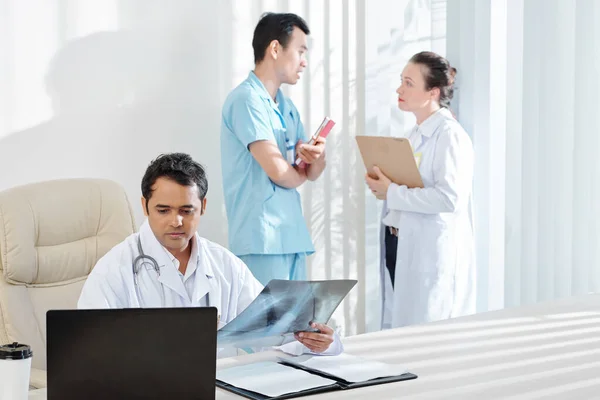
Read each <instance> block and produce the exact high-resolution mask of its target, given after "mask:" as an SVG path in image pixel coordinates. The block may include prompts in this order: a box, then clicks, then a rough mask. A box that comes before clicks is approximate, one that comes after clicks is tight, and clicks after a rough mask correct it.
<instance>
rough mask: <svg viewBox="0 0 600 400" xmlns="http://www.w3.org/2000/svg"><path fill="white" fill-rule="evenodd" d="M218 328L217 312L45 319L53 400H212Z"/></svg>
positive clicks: (82, 313)
mask: <svg viewBox="0 0 600 400" xmlns="http://www.w3.org/2000/svg"><path fill="white" fill-rule="evenodd" d="M216 327H217V310H216V308H160V309H111V310H51V311H48V313H47V314H46V329H47V345H46V348H47V359H48V365H47V368H48V399H49V400H58V399H61V400H64V399H138V398H140V399H142V398H143V399H171V398H172V399H214V398H215V373H216V352H217V349H216Z"/></svg>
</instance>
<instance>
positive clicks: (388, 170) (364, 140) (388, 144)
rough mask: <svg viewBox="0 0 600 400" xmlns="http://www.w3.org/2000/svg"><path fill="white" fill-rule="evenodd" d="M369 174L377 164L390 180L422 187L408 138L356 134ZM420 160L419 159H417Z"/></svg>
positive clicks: (409, 185) (412, 186) (399, 183)
mask: <svg viewBox="0 0 600 400" xmlns="http://www.w3.org/2000/svg"><path fill="white" fill-rule="evenodd" d="M356 143H357V145H358V149H359V150H360V154H361V156H362V159H363V162H364V164H365V167H366V169H367V172H368V173H369V175H371V176H373V173H372V171H373V167H374V166H377V167H379V169H380V170H381V172H383V173H384V174H385V175H386V176H387V177H388V178H390V180H391V181H392V182H394V183H396V184H398V185H406V186H408V187H409V188H417V187H419V188H422V187H423V180H422V179H421V173H420V172H419V168H418V167H417V163H416V160H415V154H413V150H412V147H411V145H410V142H409V140H408V139H405V138H395V137H387V136H356ZM419 161H420V160H419Z"/></svg>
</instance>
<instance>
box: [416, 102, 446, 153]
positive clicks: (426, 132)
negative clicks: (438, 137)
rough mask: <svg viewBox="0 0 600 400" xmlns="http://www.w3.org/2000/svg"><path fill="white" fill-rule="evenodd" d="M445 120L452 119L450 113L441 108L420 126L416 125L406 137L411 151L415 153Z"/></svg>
mask: <svg viewBox="0 0 600 400" xmlns="http://www.w3.org/2000/svg"><path fill="white" fill-rule="evenodd" d="M446 118H453V117H452V113H451V112H450V110H448V109H447V108H445V107H442V108H440V109H439V110H437V111H436V112H434V113H433V114H431V115H430V116H429V117H428V118H427V119H426V120H425V121H423V122H421V125H416V126H415V127H414V128H413V130H412V131H411V133H410V134H409V136H408V139H409V141H410V144H411V146H412V148H413V151H417V150H418V148H419V146H421V144H422V143H423V142H424V141H425V142H426V141H427V140H428V139H429V138H430V137H431V136H432V135H433V133H434V132H435V130H436V129H437V128H438V126H440V123H441V122H442V121H443V120H444V119H446Z"/></svg>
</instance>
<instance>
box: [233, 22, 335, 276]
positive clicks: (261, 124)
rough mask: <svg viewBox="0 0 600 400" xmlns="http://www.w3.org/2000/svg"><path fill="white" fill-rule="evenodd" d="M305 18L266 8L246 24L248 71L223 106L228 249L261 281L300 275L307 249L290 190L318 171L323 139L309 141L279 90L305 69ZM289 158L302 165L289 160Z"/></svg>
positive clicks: (297, 198) (310, 248) (295, 198)
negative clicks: (251, 26) (250, 27)
mask: <svg viewBox="0 0 600 400" xmlns="http://www.w3.org/2000/svg"><path fill="white" fill-rule="evenodd" d="M308 34H309V29H308V26H307V25H306V22H305V21H304V20H303V19H302V18H300V17H299V16H297V15H295V14H275V13H268V14H265V15H263V17H262V18H261V19H260V21H259V22H258V24H257V26H256V28H255V30H254V38H253V39H252V47H253V48H254V63H255V68H254V71H251V72H250V74H249V75H248V78H247V79H246V80H245V81H244V82H242V83H241V84H240V85H239V86H238V87H236V88H235V89H234V90H233V91H232V92H231V93H230V94H229V96H228V97H227V100H226V101H225V104H224V105H223V113H222V122H221V170H222V174H223V190H224V194H225V205H226V209H227V220H228V225H229V249H230V250H231V251H232V252H233V253H234V254H235V255H237V256H238V257H240V258H241V259H242V261H244V263H245V264H246V265H247V266H248V267H249V268H250V270H251V271H252V274H253V275H254V276H255V277H256V278H257V279H258V280H259V281H260V282H261V283H262V284H263V285H266V284H267V283H268V282H269V281H270V280H271V279H306V256H307V255H310V254H312V253H313V252H314V247H313V244H312V240H311V238H310V235H309V233H308V228H307V226H306V222H305V221H304V217H303V215H302V206H301V202H300V195H299V193H298V191H297V190H296V188H298V187H299V186H300V185H302V184H303V183H304V182H306V181H307V180H315V179H317V178H318V177H319V176H320V175H321V173H322V172H323V170H324V169H325V139H323V138H320V139H318V140H317V141H316V142H315V143H314V144H312V145H309V144H307V142H308V140H309V139H310V137H309V135H307V134H306V132H305V131H304V127H303V125H302V122H301V121H300V115H299V114H298V110H297V109H296V107H295V106H294V104H293V103H292V101H291V100H290V99H289V98H287V97H285V96H284V95H283V93H282V91H281V90H280V86H281V85H282V84H290V85H294V84H296V83H297V82H298V80H299V79H300V74H301V73H302V71H303V70H304V69H305V68H306V58H305V57H306V52H307V51H308V47H307V35H308ZM297 158H300V159H302V160H303V161H304V162H305V163H306V166H305V167H304V168H301V167H299V166H297V165H295V161H296V159H297Z"/></svg>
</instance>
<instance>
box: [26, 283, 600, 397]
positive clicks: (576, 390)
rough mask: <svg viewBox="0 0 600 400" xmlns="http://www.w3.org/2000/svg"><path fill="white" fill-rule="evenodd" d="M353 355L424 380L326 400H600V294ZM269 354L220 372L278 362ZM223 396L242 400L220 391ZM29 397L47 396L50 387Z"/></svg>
mask: <svg viewBox="0 0 600 400" xmlns="http://www.w3.org/2000/svg"><path fill="white" fill-rule="evenodd" d="M344 344H345V349H346V352H347V353H350V354H354V355H358V356H362V357H365V358H370V359H373V360H379V361H384V362H389V363H398V364H403V365H406V366H407V367H408V370H409V371H410V372H412V373H415V374H417V375H418V376H419V378H418V379H415V380H411V381H404V382H397V383H391V384H386V385H381V386H371V387H366V388H362V389H353V390H348V391H343V392H331V393H325V394H321V395H316V396H308V397H304V398H311V399H313V398H319V399H337V398H344V399H365V398H373V399H375V398H376V399H404V398H406V399H461V400H463V399H485V400H492V399H511V400H514V399H577V400H583V399H600V294H593V295H587V296H583V297H574V298H567V299H562V300H558V301H553V302H548V303H541V304H536V305H531V306H527V307H520V308H512V309H504V310H499V311H493V312H488V313H481V314H476V315H472V316H469V317H463V318H456V319H452V320H447V321H441V322H437V323H432V324H426V325H420V326H411V327H406V328H400V329H394V330H388V331H382V332H375V333H369V334H365V335H357V336H353V337H349V338H346V339H345V340H344ZM277 355H281V353H279V352H274V351H272V352H264V353H257V354H252V355H248V356H241V357H235V358H226V359H221V360H218V364H217V367H218V368H225V367H228V366H232V365H240V364H246V363H250V362H254V361H258V360H269V359H274V357H276V356H277ZM216 397H217V399H219V400H225V399H239V398H240V397H239V396H237V395H234V394H233V393H230V392H227V391H224V390H221V389H217V396H216ZM29 398H30V400H32V399H33V400H43V399H45V398H46V396H45V390H44V389H43V390H40V391H32V392H30V397H29Z"/></svg>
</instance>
